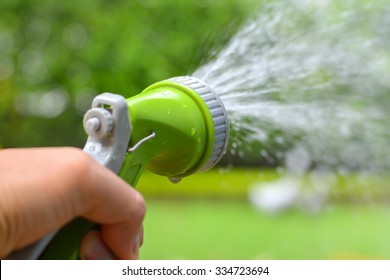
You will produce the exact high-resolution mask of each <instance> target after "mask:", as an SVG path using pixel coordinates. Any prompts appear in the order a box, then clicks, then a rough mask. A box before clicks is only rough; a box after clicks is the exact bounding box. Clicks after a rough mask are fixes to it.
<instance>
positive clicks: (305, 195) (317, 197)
mask: <svg viewBox="0 0 390 280" xmlns="http://www.w3.org/2000/svg"><path fill="white" fill-rule="evenodd" d="M308 181H309V182H308ZM324 183H325V182H324V181H322V180H321V179H319V178H317V179H315V180H314V179H313V178H312V180H306V181H305V182H304V180H303V178H302V177H292V176H286V177H283V178H280V179H278V180H275V181H273V182H266V183H264V182H262V183H257V184H255V185H253V186H252V187H251V188H250V189H249V192H248V198H249V201H250V203H251V204H252V205H253V206H254V207H255V208H256V209H258V210H260V211H262V212H266V213H271V214H276V213H280V212H282V211H285V210H289V209H293V208H298V209H300V210H302V211H304V212H307V213H315V212H318V211H320V210H321V209H322V208H323V206H324V205H325V203H326V200H327V194H328V192H327V189H328V187H329V185H327V184H326V183H325V184H324Z"/></svg>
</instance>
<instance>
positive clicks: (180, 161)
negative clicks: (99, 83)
mask: <svg viewBox="0 0 390 280" xmlns="http://www.w3.org/2000/svg"><path fill="white" fill-rule="evenodd" d="M84 128H85V130H86V132H87V133H88V135H89V137H88V140H87V143H86V145H85V147H84V151H85V152H86V153H88V154H89V155H91V156H92V157H93V158H95V159H96V160H97V161H98V162H99V163H101V164H102V165H104V166H106V167H108V168H109V169H111V170H112V171H113V172H115V173H118V174H119V176H120V177H122V178H123V179H124V180H125V181H127V182H128V183H130V184H131V185H132V186H133V187H135V185H136V184H137V182H138V179H139V177H140V176H141V174H142V172H143V171H144V169H148V170H150V171H151V172H153V173H155V174H158V175H162V176H166V177H168V178H170V179H171V181H172V182H178V181H179V180H180V179H181V178H183V177H186V176H189V175H191V174H194V173H199V172H203V171H206V170H208V169H210V168H212V167H213V166H214V165H215V164H216V163H217V162H218V161H219V160H220V158H221V157H222V156H223V154H224V153H225V151H226V147H227V143H228V139H229V121H228V118H227V114H226V110H225V108H224V105H223V103H222V101H221V100H220V98H219V97H218V96H217V94H216V93H215V92H214V91H213V89H211V88H210V87H209V86H208V85H207V84H205V83H204V82H202V81H201V80H198V79H196V78H193V77H189V76H183V77H175V78H172V79H169V80H165V81H161V82H157V83H155V84H153V85H151V86H149V87H148V88H146V89H145V90H144V91H142V92H141V93H140V94H138V95H136V96H133V97H131V98H128V99H124V98H123V97H122V96H120V95H116V94H110V93H104V94H102V95H99V96H97V97H96V98H95V99H94V101H93V104H92V108H91V109H90V110H89V111H88V112H87V113H86V114H85V116H84ZM94 227H96V225H94V224H92V223H91V222H88V221H86V220H84V219H76V220H74V221H72V222H71V223H69V224H68V225H66V226H65V227H63V228H62V229H60V230H59V231H58V232H57V233H56V234H55V235H54V238H52V237H51V238H50V240H42V242H41V245H40V246H33V247H34V248H35V253H34V257H31V256H32V254H30V258H42V259H77V258H78V249H79V244H80V241H81V239H82V238H83V236H84V235H85V233H86V232H88V231H89V230H91V229H92V228H94ZM52 235H53V234H52ZM47 239H48V238H47ZM44 241H45V242H44ZM49 242H50V243H49ZM47 243H49V245H47ZM42 244H44V245H42ZM37 247H40V248H39V249H38V248H37ZM42 251H43V254H42Z"/></svg>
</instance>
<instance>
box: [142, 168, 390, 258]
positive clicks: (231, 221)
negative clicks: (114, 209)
mask: <svg viewBox="0 0 390 280" xmlns="http://www.w3.org/2000/svg"><path fill="white" fill-rule="evenodd" d="M280 177H281V175H280V174H278V173H277V172H275V171H273V170H254V169H253V170H250V169H241V170H240V169H237V170H233V171H230V172H226V171H224V172H221V171H218V170H217V169H213V170H212V171H209V172H205V173H203V174H197V175H194V176H190V177H188V178H185V179H184V180H183V181H182V182H180V183H179V184H177V185H174V184H172V183H170V182H169V181H168V180H167V179H166V178H163V177H159V176H156V175H152V174H150V173H145V174H144V175H143V176H142V179H141V180H140V182H139V184H138V186H137V188H138V189H139V190H140V191H141V192H142V193H143V194H144V196H145V198H146V201H147V207H148V210H147V215H146V219H145V243H144V246H143V248H142V250H141V258H143V259H390V241H389V238H388V237H389V235H390V207H389V206H387V205H389V203H387V201H388V198H389V191H390V186H388V182H389V180H388V178H376V177H375V176H371V177H370V176H363V175H361V174H354V175H353V174H352V175H349V176H344V177H342V178H336V179H335V180H332V184H333V185H332V187H331V189H330V192H329V196H330V197H329V202H328V204H327V206H326V207H325V208H324V210H323V211H321V212H319V213H317V214H304V213H302V212H300V211H298V210H296V211H294V210H290V211H288V212H284V213H282V214H278V215H270V214H265V213H261V212H259V211H257V210H256V209H254V208H253V207H252V206H251V205H250V203H249V202H248V199H247V191H248V188H250V186H251V185H253V184H256V183H259V182H272V181H274V180H278V179H279V178H280ZM305 180H306V179H305V178H304V180H303V181H302V182H303V184H304V182H305ZM367 197H368V198H367Z"/></svg>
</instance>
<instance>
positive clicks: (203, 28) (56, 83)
mask: <svg viewBox="0 0 390 280" xmlns="http://www.w3.org/2000/svg"><path fill="white" fill-rule="evenodd" d="M257 3H258V1H256V0H246V1H236V0H224V1H210V0H196V1H173V0H163V1H162V0H159V1H157V0H138V1H126V0H116V1H104V0H100V1H96V0H86V1H78V2H72V1H71V2H69V1H53V0H40V1H37V0H33V1H23V0H19V1H13V0H12V1H11V0H3V1H1V3H0V131H1V132H0V137H1V138H0V146H3V147H22V146H57V145H72V146H82V145H83V143H84V142H85V138H86V136H85V134H84V132H83V129H82V124H81V123H82V115H83V113H84V111H85V110H86V109H87V108H88V107H89V106H90V101H91V99H92V97H93V96H94V95H96V94H99V93H101V92H114V93H119V94H122V95H124V96H131V95H134V94H136V93H139V92H140V91H141V90H142V89H143V88H145V87H146V86H147V85H149V84H151V83H153V82H156V81H159V80H162V79H165V78H169V77H172V76H177V75H184V74H190V73H191V72H192V71H193V70H195V69H196V68H197V67H198V66H199V64H201V63H202V62H204V61H205V60H207V59H208V57H209V56H210V55H211V54H212V51H213V50H215V49H217V48H218V46H221V45H222V44H224V43H226V41H227V40H229V38H230V37H231V36H232V34H234V32H235V30H236V29H237V28H238V26H239V25H240V23H241V22H242V21H243V20H245V18H246V17H247V16H248V14H249V13H250V12H251V11H252V10H253V7H254V6H256V4H257Z"/></svg>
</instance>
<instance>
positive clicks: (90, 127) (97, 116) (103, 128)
mask: <svg viewBox="0 0 390 280" xmlns="http://www.w3.org/2000/svg"><path fill="white" fill-rule="evenodd" d="M83 123H84V129H85V131H86V132H87V133H88V135H89V136H91V137H93V138H96V139H102V138H104V137H106V136H107V135H109V134H110V133H111V131H112V129H113V126H114V120H113V117H112V115H111V113H110V112H109V111H107V110H106V109H103V108H92V109H90V110H88V112H87V113H85V115H84V120H83Z"/></svg>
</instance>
